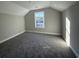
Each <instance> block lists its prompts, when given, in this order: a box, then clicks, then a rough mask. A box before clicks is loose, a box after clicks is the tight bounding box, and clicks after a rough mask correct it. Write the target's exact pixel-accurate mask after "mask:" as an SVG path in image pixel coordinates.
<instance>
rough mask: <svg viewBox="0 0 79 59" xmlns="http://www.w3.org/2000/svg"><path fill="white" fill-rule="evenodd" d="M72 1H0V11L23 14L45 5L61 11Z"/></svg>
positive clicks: (72, 2)
mask: <svg viewBox="0 0 79 59" xmlns="http://www.w3.org/2000/svg"><path fill="white" fill-rule="evenodd" d="M74 3H76V1H0V13H7V14H12V15H21V16H24V15H25V14H27V13H28V12H29V11H30V10H35V9H40V8H46V7H52V8H54V9H56V10H58V11H63V10H65V9H67V8H69V7H70V6H71V5H73V4H74Z"/></svg>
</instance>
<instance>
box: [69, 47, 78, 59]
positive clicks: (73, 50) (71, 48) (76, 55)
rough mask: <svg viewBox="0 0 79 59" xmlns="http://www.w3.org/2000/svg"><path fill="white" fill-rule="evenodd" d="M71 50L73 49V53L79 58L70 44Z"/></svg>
mask: <svg viewBox="0 0 79 59" xmlns="http://www.w3.org/2000/svg"><path fill="white" fill-rule="evenodd" d="M70 48H71V50H72V51H73V53H74V54H75V55H76V57H77V58H79V54H78V53H77V52H76V51H75V50H74V49H73V48H72V47H71V46H70Z"/></svg>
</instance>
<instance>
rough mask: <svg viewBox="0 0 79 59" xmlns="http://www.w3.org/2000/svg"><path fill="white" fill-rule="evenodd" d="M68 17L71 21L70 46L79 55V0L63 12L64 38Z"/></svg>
mask: <svg viewBox="0 0 79 59" xmlns="http://www.w3.org/2000/svg"><path fill="white" fill-rule="evenodd" d="M66 18H68V19H69V21H70V47H71V48H72V49H73V51H74V52H75V54H76V55H77V56H78V57H79V2H78V3H77V4H75V5H73V6H72V7H70V8H69V9H67V10H65V11H64V12H63V37H64V38H65V34H66ZM66 40H67V39H66Z"/></svg>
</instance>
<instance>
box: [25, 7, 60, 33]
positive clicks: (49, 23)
mask: <svg viewBox="0 0 79 59" xmlns="http://www.w3.org/2000/svg"><path fill="white" fill-rule="evenodd" d="M37 11H44V12H45V17H44V18H45V28H42V29H37V28H35V23H34V22H35V19H34V13H35V12H37ZM25 25H26V31H32V32H43V33H44V32H45V33H53V34H61V13H60V12H58V11H56V10H54V9H52V8H44V9H39V10H32V11H30V12H29V13H28V14H27V15H26V16H25Z"/></svg>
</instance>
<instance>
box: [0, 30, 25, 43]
mask: <svg viewBox="0 0 79 59" xmlns="http://www.w3.org/2000/svg"><path fill="white" fill-rule="evenodd" d="M24 32H25V30H24V31H22V32H20V33H17V34H15V35H13V36H11V37H9V38H6V39H4V40H2V41H0V44H1V43H3V42H5V41H7V40H9V39H11V38H14V37H16V36H18V35H20V34H22V33H24Z"/></svg>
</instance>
